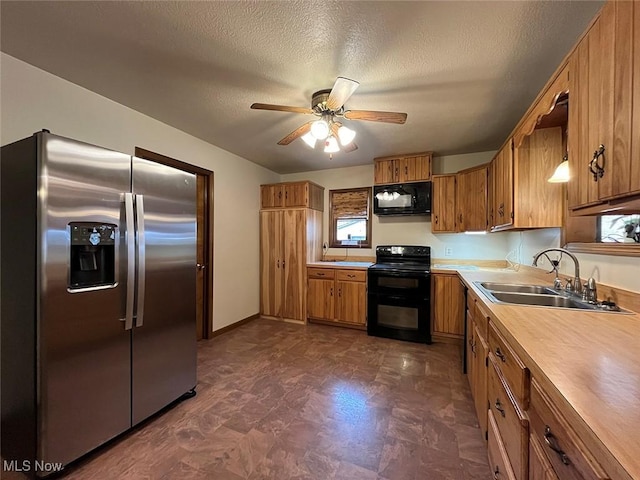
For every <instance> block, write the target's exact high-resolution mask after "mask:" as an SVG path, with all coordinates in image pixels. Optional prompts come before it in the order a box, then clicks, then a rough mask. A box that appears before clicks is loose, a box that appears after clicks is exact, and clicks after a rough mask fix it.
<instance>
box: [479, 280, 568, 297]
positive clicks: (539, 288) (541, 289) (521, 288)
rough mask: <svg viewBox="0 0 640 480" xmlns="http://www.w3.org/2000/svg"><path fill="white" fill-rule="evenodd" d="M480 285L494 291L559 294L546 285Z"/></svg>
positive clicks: (492, 283)
mask: <svg viewBox="0 0 640 480" xmlns="http://www.w3.org/2000/svg"><path fill="white" fill-rule="evenodd" d="M480 286H482V287H483V288H485V289H486V290H491V291H492V292H515V293H535V294H538V295H558V292H556V291H555V290H554V289H553V288H550V287H545V286H544V285H516V284H514V283H494V282H482V283H480Z"/></svg>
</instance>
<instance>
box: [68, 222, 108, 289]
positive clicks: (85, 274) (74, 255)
mask: <svg viewBox="0 0 640 480" xmlns="http://www.w3.org/2000/svg"><path fill="white" fill-rule="evenodd" d="M69 231H70V234H71V245H70V249H69V285H68V288H69V290H79V289H87V288H95V287H101V288H104V287H109V286H114V285H115V283H116V242H117V240H118V231H117V227H116V225H113V224H104V223H90V222H77V223H70V224H69Z"/></svg>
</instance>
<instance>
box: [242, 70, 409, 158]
mask: <svg viewBox="0 0 640 480" xmlns="http://www.w3.org/2000/svg"><path fill="white" fill-rule="evenodd" d="M359 85H360V83H358V82H356V81H355V80H350V79H348V78H345V77H338V78H337V79H336V82H335V83H334V84H333V88H332V89H330V90H329V89H327V90H319V91H317V92H315V93H314V94H313V95H312V96H311V108H304V107H289V106H286V105H271V104H268V103H254V104H253V105H251V108H253V109H256V110H275V111H280V112H292V113H303V114H307V115H315V116H316V117H320V118H319V119H317V120H311V121H309V122H307V123H305V124H304V125H302V126H300V127H298V128H296V129H295V130H294V131H293V132H291V133H290V134H288V135H287V136H285V137H284V138H283V139H282V140H280V141H279V142H278V145H289V144H290V143H291V142H293V141H294V140H295V139H297V138H300V137H302V140H304V142H305V143H306V144H307V145H309V146H310V147H311V148H315V145H316V141H317V140H321V141H323V142H324V151H325V153H329V154H332V153H335V152H339V151H340V147H342V150H343V151H345V152H352V151H354V150H356V149H357V148H358V147H357V145H356V144H355V143H354V142H353V139H354V137H355V135H356V132H355V131H353V130H351V129H350V128H348V127H346V126H345V125H343V124H342V123H341V122H340V121H338V120H337V119H338V118H346V119H348V120H367V121H369V122H385V123H397V124H403V123H404V122H405V121H406V120H407V114H406V113H399V112H377V111H373V110H345V108H344V104H345V103H346V102H347V100H348V99H349V98H350V97H351V95H353V92H355V91H356V88H358V86H359Z"/></svg>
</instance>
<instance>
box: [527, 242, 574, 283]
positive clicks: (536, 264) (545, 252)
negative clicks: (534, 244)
mask: <svg viewBox="0 0 640 480" xmlns="http://www.w3.org/2000/svg"><path fill="white" fill-rule="evenodd" d="M547 252H560V254H561V256H560V259H561V258H562V254H567V256H568V257H569V258H571V260H573V265H574V267H575V272H574V278H573V285H572V286H571V287H570V286H569V285H571V284H570V283H569V282H567V288H566V290H567V291H574V292H575V293H578V294H579V293H580V292H581V291H582V282H581V280H580V264H579V263H578V259H577V258H576V256H575V255H574V254H573V253H571V252H570V251H568V250H565V249H564V248H547V249H545V250H542V251H541V252H538V253H536V254H535V255H534V256H533V266H534V267H537V266H538V259H539V258H540V256H541V255H544V256H545V257H546V258H547V260H549V263H551V265H553V266H554V270H556V268H557V262H559V261H560V259H558V260H551V259H550V258H549V256H548V255H547ZM556 275H557V271H556Z"/></svg>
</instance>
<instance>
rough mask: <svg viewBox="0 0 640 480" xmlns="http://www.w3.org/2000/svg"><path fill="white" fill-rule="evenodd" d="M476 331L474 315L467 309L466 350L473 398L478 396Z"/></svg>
mask: <svg viewBox="0 0 640 480" xmlns="http://www.w3.org/2000/svg"><path fill="white" fill-rule="evenodd" d="M475 342H476V340H475V329H474V328H473V313H472V312H471V310H470V309H467V344H466V345H465V346H464V348H465V349H466V350H467V380H469V387H470V389H471V396H472V397H473V398H474V401H475V395H476V388H475V386H476V383H475V382H476V377H475V369H476V360H475V358H476V347H475Z"/></svg>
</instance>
